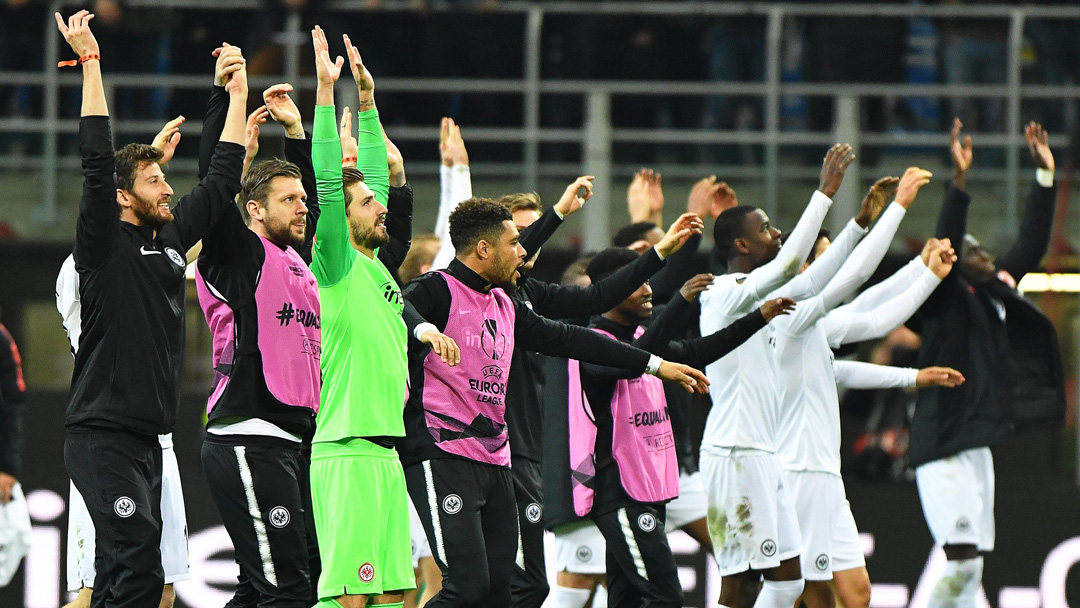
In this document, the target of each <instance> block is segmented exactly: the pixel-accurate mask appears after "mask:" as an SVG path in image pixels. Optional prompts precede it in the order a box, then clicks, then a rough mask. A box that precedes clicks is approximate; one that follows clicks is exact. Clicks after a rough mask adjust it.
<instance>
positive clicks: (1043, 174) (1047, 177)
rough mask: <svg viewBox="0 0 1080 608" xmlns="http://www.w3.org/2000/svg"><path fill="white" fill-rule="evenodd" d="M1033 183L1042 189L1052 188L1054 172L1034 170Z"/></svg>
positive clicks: (1040, 169) (1041, 169)
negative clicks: (1036, 183) (1037, 183)
mask: <svg viewBox="0 0 1080 608" xmlns="http://www.w3.org/2000/svg"><path fill="white" fill-rule="evenodd" d="M1035 181H1037V182H1039V185H1040V186H1042V187H1043V188H1052V187H1053V186H1054V172H1053V171H1048V170H1046V169H1043V168H1039V169H1035Z"/></svg>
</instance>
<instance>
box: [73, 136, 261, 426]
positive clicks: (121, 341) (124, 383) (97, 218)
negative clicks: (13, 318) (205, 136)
mask: <svg viewBox="0 0 1080 608" xmlns="http://www.w3.org/2000/svg"><path fill="white" fill-rule="evenodd" d="M79 139H80V147H81V151H82V159H83V178H84V181H83V195H82V199H81V201H80V203H79V218H78V222H77V224H76V231H75V234H76V236H75V253H74V255H75V267H76V269H77V270H78V272H79V285H80V297H81V304H82V332H81V335H80V341H79V350H78V352H77V353H76V355H75V372H74V374H73V376H72V383H71V397H70V401H69V402H68V409H67V419H66V425H67V426H68V427H69V428H71V429H77V428H81V427H99V428H108V429H115V430H121V431H127V432H134V433H139V434H145V435H158V434H164V433H169V432H172V429H173V425H174V424H175V421H176V410H177V407H178V405H179V397H180V374H181V370H182V369H183V356H184V339H185V331H184V304H185V295H186V287H187V286H186V283H185V277H184V270H185V268H186V266H187V263H186V261H185V258H184V253H185V252H186V251H187V250H188V249H189V248H191V246H192V245H194V244H195V243H196V242H197V241H199V240H200V239H202V238H203V236H205V235H206V233H207V232H209V230H210V229H211V227H213V226H214V225H215V224H216V223H217V222H218V220H219V219H221V217H222V216H223V215H224V214H225V213H226V212H227V211H228V210H229V209H230V208H234V207H233V205H234V203H233V199H234V198H235V197H236V193H237V192H239V190H240V172H241V169H242V167H243V162H244V147H243V146H240V145H238V144H234V143H227V142H219V143H217V144H216V145H215V148H214V150H215V152H214V155H213V157H212V160H211V162H210V166H209V168H208V170H207V173H206V176H205V177H204V178H202V180H200V181H199V183H198V185H197V186H195V189H194V190H192V191H191V193H190V194H188V195H186V196H183V197H181V198H180V200H179V201H178V202H177V203H176V205H175V207H174V208H173V215H174V219H173V221H172V222H169V223H168V224H166V225H165V226H163V227H162V228H161V230H159V231H157V233H156V234H155V231H154V230H153V228H151V227H149V226H135V225H134V224H130V223H127V222H123V221H120V209H119V206H118V205H117V203H116V178H115V174H114V173H115V161H114V154H113V148H112V135H111V133H110V128H109V118H108V117H107V116H86V117H83V118H82V119H81V120H80V123H79Z"/></svg>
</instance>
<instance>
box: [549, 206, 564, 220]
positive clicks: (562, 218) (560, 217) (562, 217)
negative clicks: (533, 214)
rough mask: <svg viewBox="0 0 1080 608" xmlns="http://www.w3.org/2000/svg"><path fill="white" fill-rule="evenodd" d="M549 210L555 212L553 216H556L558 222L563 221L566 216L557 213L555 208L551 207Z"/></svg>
mask: <svg viewBox="0 0 1080 608" xmlns="http://www.w3.org/2000/svg"><path fill="white" fill-rule="evenodd" d="M551 210H552V211H554V212H555V215H557V216H558V217H559V219H560V220H565V219H566V216H565V215H563V214H561V213H559V210H558V209H556V208H555V207H552V208H551Z"/></svg>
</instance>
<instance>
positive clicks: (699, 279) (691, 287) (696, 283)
mask: <svg viewBox="0 0 1080 608" xmlns="http://www.w3.org/2000/svg"><path fill="white" fill-rule="evenodd" d="M715 278H716V277H714V276H713V275H712V274H710V273H705V274H699V275H696V276H694V277H693V278H691V279H690V280H689V281H687V282H685V283H683V286H682V287H681V288H679V293H680V294H681V295H682V297H683V299H684V300H686V301H687V302H693V301H694V300H696V299H697V297H698V294H700V293H701V292H703V291H705V290H706V289H708V288H709V285H712V282H713V279H715Z"/></svg>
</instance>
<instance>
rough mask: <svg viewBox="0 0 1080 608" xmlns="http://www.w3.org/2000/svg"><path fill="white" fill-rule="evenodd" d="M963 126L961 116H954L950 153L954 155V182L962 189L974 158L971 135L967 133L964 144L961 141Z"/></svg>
mask: <svg viewBox="0 0 1080 608" xmlns="http://www.w3.org/2000/svg"><path fill="white" fill-rule="evenodd" d="M963 128H964V123H962V122H960V119H959V118H954V119H953V125H952V131H950V132H949V153H950V154H951V155H952V164H953V183H954V184H956V187H957V188H960V189H963V188H964V182H965V177H966V176H967V170H968V169H970V168H971V161H972V160H973V159H974V156H973V155H972V152H971V136H970V135H966V136H965V137H964V142H963V144H961V143H960V129H963Z"/></svg>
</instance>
